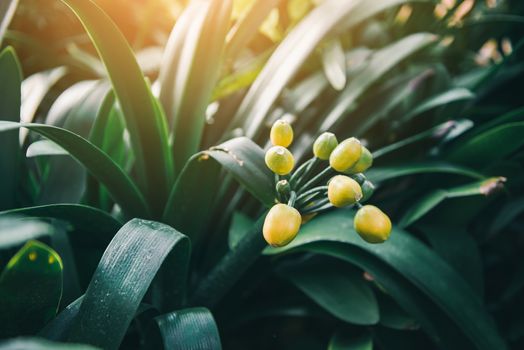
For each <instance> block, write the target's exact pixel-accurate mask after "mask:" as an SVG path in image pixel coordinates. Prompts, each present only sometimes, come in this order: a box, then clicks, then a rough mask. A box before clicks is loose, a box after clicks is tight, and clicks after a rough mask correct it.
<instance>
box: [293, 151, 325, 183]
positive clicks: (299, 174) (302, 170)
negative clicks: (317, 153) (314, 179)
mask: <svg viewBox="0 0 524 350" xmlns="http://www.w3.org/2000/svg"><path fill="white" fill-rule="evenodd" d="M318 161H319V159H318V158H317V157H313V158H311V159H309V160H307V161H305V162H304V163H303V164H302V165H301V166H300V167H299V168H298V169H297V171H295V172H294V173H293V175H292V176H291V179H290V180H289V183H290V184H291V187H293V188H295V187H296V188H298V186H300V183H302V181H303V180H304V179H305V178H307V176H308V175H309V173H310V172H311V170H313V169H314V168H315V166H316V165H317V164H318Z"/></svg>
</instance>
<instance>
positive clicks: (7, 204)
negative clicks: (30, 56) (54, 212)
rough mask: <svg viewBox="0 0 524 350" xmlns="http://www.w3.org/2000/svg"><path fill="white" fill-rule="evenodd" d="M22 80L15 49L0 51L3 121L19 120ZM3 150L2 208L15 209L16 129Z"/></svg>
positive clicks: (0, 159)
mask: <svg viewBox="0 0 524 350" xmlns="http://www.w3.org/2000/svg"><path fill="white" fill-rule="evenodd" d="M9 3H16V1H15V2H10V1H8V2H4V3H3V4H1V5H0V7H3V6H5V5H7V4H9ZM0 12H1V11H0ZM0 25H1V23H0ZM0 29H1V28H0ZM0 34H1V33H0ZM0 40H1V35H0ZM21 80H22V73H21V68H20V64H19V62H18V58H17V57H16V54H15V52H14V50H13V49H12V48H7V49H5V50H3V51H2V52H1V53H0V81H1V82H2V83H1V84H0V106H2V107H1V108H0V121H1V120H6V121H12V122H17V121H19V118H20V103H21V92H20V84H21ZM0 149H1V150H2V156H1V157H0V174H2V181H1V182H0V210H4V209H10V208H13V207H15V204H16V191H17V189H18V181H19V177H20V176H19V167H20V163H21V152H20V142H19V140H18V133H17V132H15V131H13V132H9V133H8V134H6V135H3V137H2V138H0Z"/></svg>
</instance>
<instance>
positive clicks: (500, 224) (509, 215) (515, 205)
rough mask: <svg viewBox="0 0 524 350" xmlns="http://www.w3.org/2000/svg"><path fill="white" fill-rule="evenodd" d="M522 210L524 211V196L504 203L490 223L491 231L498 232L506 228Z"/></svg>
mask: <svg viewBox="0 0 524 350" xmlns="http://www.w3.org/2000/svg"><path fill="white" fill-rule="evenodd" d="M522 212H524V198H516V199H514V200H512V201H508V202H506V203H504V204H503V205H502V207H501V208H500V209H499V211H498V213H497V215H496V216H495V217H494V218H493V219H494V220H493V222H492V223H491V225H490V228H489V231H490V233H496V232H499V231H501V230H502V229H504V228H506V227H507V226H508V225H509V224H510V223H512V222H513V221H514V220H515V219H516V218H517V217H518V216H519V215H520V214H521V213H522Z"/></svg>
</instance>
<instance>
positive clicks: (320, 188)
mask: <svg viewBox="0 0 524 350" xmlns="http://www.w3.org/2000/svg"><path fill="white" fill-rule="evenodd" d="M327 189H328V187H327V186H318V187H313V188H312V189H310V190H307V191H306V192H304V193H302V194H301V195H300V196H298V197H297V202H298V203H302V202H304V199H306V197H308V196H310V195H312V194H315V195H317V194H319V193H322V192H324V191H327ZM314 197H315V196H313V198H314Z"/></svg>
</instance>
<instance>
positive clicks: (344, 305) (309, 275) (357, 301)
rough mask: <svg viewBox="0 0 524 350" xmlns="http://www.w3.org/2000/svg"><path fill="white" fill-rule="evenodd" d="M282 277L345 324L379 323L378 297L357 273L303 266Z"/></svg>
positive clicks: (332, 266)
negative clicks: (376, 297)
mask: <svg viewBox="0 0 524 350" xmlns="http://www.w3.org/2000/svg"><path fill="white" fill-rule="evenodd" d="M279 275H281V276H283V277H284V278H285V279H287V280H289V281H290V282H291V283H293V284H294V285H295V286H296V287H297V288H298V289H300V290H301V291H302V292H304V293H305V294H306V295H307V296H309V297H310V298H311V299H312V300H314V301H315V302H316V303H317V304H319V305H320V306H321V307H323V308H324V309H325V310H327V311H328V312H329V313H331V314H332V315H334V316H335V317H337V318H339V319H341V320H342V321H345V322H349V323H353V324H358V325H372V324H376V323H377V322H378V320H379V310H378V304H377V300H376V299H375V295H374V294H373V291H372V290H371V288H370V287H369V285H368V284H367V283H366V282H365V281H364V278H363V276H362V273H360V272H359V271H357V270H355V269H352V268H348V267H347V266H344V265H342V264H340V263H333V262H315V263H314V264H313V263H309V264H307V263H306V264H304V263H302V264H300V265H297V266H294V267H287V268H282V269H281V270H280V271H279Z"/></svg>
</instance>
